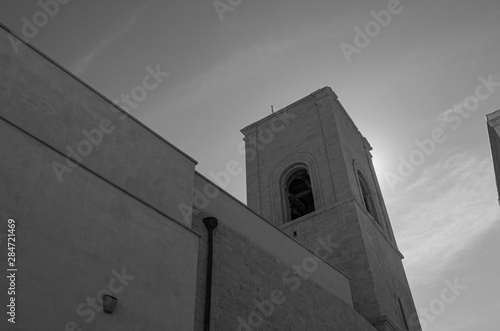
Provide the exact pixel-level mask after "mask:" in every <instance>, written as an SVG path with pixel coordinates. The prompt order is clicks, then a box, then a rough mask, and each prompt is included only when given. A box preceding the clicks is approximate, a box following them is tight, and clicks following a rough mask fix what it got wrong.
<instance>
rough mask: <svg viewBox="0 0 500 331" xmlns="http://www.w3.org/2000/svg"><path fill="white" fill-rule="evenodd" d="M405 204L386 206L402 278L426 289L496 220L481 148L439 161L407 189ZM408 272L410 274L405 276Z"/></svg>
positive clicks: (492, 183)
mask: <svg viewBox="0 0 500 331" xmlns="http://www.w3.org/2000/svg"><path fill="white" fill-rule="evenodd" d="M406 194H408V198H409V199H407V200H408V201H410V202H408V203H406V204H405V203H404V202H403V201H399V202H398V203H399V204H398V205H392V204H391V205H389V208H390V209H393V210H395V211H396V212H395V213H392V214H393V215H392V219H393V222H394V220H397V223H395V224H394V228H395V231H396V232H397V238H398V243H399V247H400V249H401V250H402V251H403V254H405V256H406V259H405V265H406V268H407V270H408V274H411V275H415V276H414V277H417V279H413V280H412V282H413V283H415V284H417V285H418V284H426V283H428V282H430V281H432V280H433V279H435V278H436V277H439V275H440V274H441V273H442V272H443V270H444V269H445V268H447V267H449V264H450V263H451V262H452V261H453V259H454V258H455V257H456V256H457V254H459V253H460V252H462V251H463V250H465V249H467V248H468V247H470V246H471V245H480V243H478V242H477V239H478V238H479V237H480V235H481V234H483V233H485V232H486V231H488V229H489V228H491V227H492V226H493V225H494V224H495V223H496V222H498V221H499V220H500V210H499V208H498V203H497V193H496V187H495V178H494V174H493V169H492V165H491V157H490V155H489V151H488V149H487V148H484V149H482V150H481V151H465V152H462V153H457V154H455V155H453V156H451V157H446V158H442V159H441V160H440V161H438V162H436V163H435V164H433V165H431V166H430V167H428V168H427V169H426V170H425V171H424V172H423V174H422V175H421V177H420V178H419V180H417V183H416V184H412V185H410V186H409V187H408V188H407V192H406ZM411 270H414V271H411Z"/></svg>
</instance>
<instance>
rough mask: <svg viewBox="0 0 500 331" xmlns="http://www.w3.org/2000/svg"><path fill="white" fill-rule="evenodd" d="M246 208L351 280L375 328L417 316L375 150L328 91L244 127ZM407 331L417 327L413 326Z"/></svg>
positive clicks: (395, 326) (358, 304) (400, 325)
mask: <svg viewBox="0 0 500 331" xmlns="http://www.w3.org/2000/svg"><path fill="white" fill-rule="evenodd" d="M241 132H242V133H243V134H244V136H245V138H244V140H245V147H246V169H247V200H248V206H249V207H250V208H252V209H254V210H255V211H256V212H257V213H260V214H261V215H262V217H264V218H265V219H266V220H267V221H268V222H270V223H272V224H274V225H275V226H278V227H280V228H281V229H282V230H283V231H284V232H285V233H287V234H288V235H290V236H292V237H294V239H296V240H298V241H299V242H301V243H302V244H303V245H305V246H306V247H308V248H310V249H311V250H313V251H314V250H315V249H317V246H318V242H319V241H321V240H323V241H327V242H329V243H331V244H332V246H333V247H334V249H332V250H331V251H330V253H329V254H328V255H327V256H322V258H324V259H325V260H326V261H327V262H328V263H330V264H331V265H332V266H334V267H336V268H338V269H339V270H341V271H343V272H345V273H346V274H347V275H348V276H349V277H350V278H351V291H352V295H353V302H354V307H355V309H356V310H357V311H358V312H359V313H360V314H361V315H363V316H364V317H365V318H366V319H367V320H368V321H369V322H371V323H372V325H374V326H375V327H376V328H377V329H378V330H405V328H406V323H404V320H401V318H400V316H401V309H404V311H405V312H404V313H405V314H404V316H411V315H412V314H413V313H415V312H416V310H415V306H414V304H413V299H412V296H411V292H410V289H409V285H408V282H407V279H406V276H405V272H404V269H403V265H402V262H401V259H402V258H403V256H402V255H401V253H400V252H399V250H398V248H397V245H396V241H395V239H394V234H393V232H392V228H391V225H390V220H389V217H388V214H387V210H386V207H385V204H384V200H383V197H382V194H381V191H380V186H379V183H378V180H377V177H376V174H375V170H374V167H373V163H372V155H371V153H370V151H371V149H372V148H371V146H370V144H369V143H368V140H367V139H366V138H365V137H363V135H362V134H361V133H360V132H359V130H358V128H357V127H356V125H355V124H354V122H353V121H352V119H351V118H350V116H349V115H348V114H347V112H346V111H345V109H344V107H343V106H342V105H341V104H340V102H339V101H338V97H337V95H336V94H335V93H334V92H333V91H332V89H331V88H329V87H325V88H322V89H319V90H317V91H315V92H313V93H312V94H310V95H308V96H306V97H304V98H302V99H300V100H298V101H296V102H294V103H292V104H291V105H289V106H287V107H285V108H283V109H281V110H279V111H277V112H274V113H273V114H270V115H269V116H267V117H265V118H263V119H261V120H259V121H257V122H255V123H253V124H251V125H249V126H247V127H245V128H244V129H243V130H241ZM408 325H409V330H411V331H413V330H419V329H420V325H419V324H418V320H417V323H415V322H414V323H413V325H412V324H411V323H408Z"/></svg>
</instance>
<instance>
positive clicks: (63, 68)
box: [0, 22, 198, 165]
mask: <svg viewBox="0 0 500 331" xmlns="http://www.w3.org/2000/svg"><path fill="white" fill-rule="evenodd" d="M0 28H2V29H4V30H5V31H7V32H8V33H9V34H10V35H12V36H13V37H15V38H16V39H19V40H20V41H21V42H22V43H23V44H25V45H26V46H28V47H29V48H31V49H32V50H34V51H35V52H36V53H38V54H39V55H40V56H42V57H43V58H45V59H46V60H47V61H49V62H50V63H52V64H53V65H55V66H56V67H57V68H59V69H60V70H62V71H63V72H65V73H66V74H68V75H69V76H71V77H72V78H73V79H75V80H76V81H78V82H79V83H80V84H82V85H84V86H85V87H86V88H88V89H89V90H90V91H92V92H94V93H95V94H97V95H98V96H99V97H101V98H102V99H104V101H106V102H107V103H109V104H111V105H112V106H113V107H115V108H116V109H118V110H119V111H120V112H122V113H123V114H124V115H125V116H127V117H129V118H130V119H131V120H133V121H134V122H136V123H137V124H139V125H140V126H142V127H143V128H144V129H146V130H147V131H149V132H150V133H152V134H153V135H154V136H156V137H157V138H159V139H160V140H162V141H163V142H164V143H166V144H167V145H169V146H170V147H172V148H173V149H175V150H176V151H177V152H179V153H180V154H182V155H183V156H185V157H186V158H188V159H189V160H190V161H191V162H193V163H194V164H195V165H196V164H198V161H196V160H195V159H194V158H192V157H191V156H189V155H188V154H186V153H185V152H184V151H182V150H181V149H179V148H178V147H176V146H174V145H173V144H172V143H170V142H169V141H168V140H166V139H165V138H163V137H162V136H160V135H159V134H158V133H156V132H155V131H153V130H152V129H151V128H150V127H148V126H147V125H145V124H144V123H142V122H141V121H139V120H138V119H137V118H135V117H134V116H133V115H131V114H130V113H128V112H126V111H125V110H123V109H122V108H121V107H120V106H118V105H116V104H115V103H114V102H113V101H111V100H110V99H109V98H108V97H106V96H105V95H103V94H102V93H101V92H99V91H97V90H96V89H95V88H93V87H92V86H90V85H89V84H88V83H86V82H85V81H83V80H82V79H81V78H79V77H78V76H76V75H75V74H73V73H72V72H71V71H69V70H68V69H66V68H65V67H64V66H62V65H61V64H59V63H57V62H56V61H55V60H54V59H52V58H51V57H49V56H48V55H47V54H45V53H44V52H42V51H41V50H39V49H38V48H36V47H35V46H33V45H32V44H31V43H30V42H29V41H28V40H26V39H25V38H23V37H20V36H19V35H18V34H17V33H15V32H14V31H12V30H11V29H10V28H9V27H7V26H6V25H4V24H3V23H2V22H0Z"/></svg>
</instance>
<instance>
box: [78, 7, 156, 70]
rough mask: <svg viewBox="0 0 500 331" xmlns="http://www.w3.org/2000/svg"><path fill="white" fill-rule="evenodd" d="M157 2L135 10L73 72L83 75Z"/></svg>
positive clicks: (81, 60) (80, 60) (79, 62)
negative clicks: (91, 64) (107, 48)
mask: <svg viewBox="0 0 500 331" xmlns="http://www.w3.org/2000/svg"><path fill="white" fill-rule="evenodd" d="M157 1H158V0H151V1H149V2H147V3H146V4H145V5H144V6H142V7H140V8H138V9H137V10H135V11H134V12H133V13H132V15H131V16H130V18H129V19H128V20H126V21H125V22H123V23H122V24H120V26H119V27H118V28H117V29H115V31H113V32H112V33H111V34H110V35H108V36H107V37H106V38H104V39H102V40H101V41H99V43H98V44H97V45H96V46H95V47H94V48H93V49H92V50H91V51H90V52H89V53H88V54H86V55H85V56H83V57H82V58H80V59H79V60H78V61H76V63H75V65H74V66H73V72H74V73H76V74H81V73H82V72H83V71H84V70H85V69H86V68H87V66H88V65H89V64H90V62H92V60H93V59H94V58H95V57H96V56H97V55H98V54H99V53H101V52H102V51H103V50H104V49H106V47H108V46H109V45H110V44H111V43H113V42H114V41H115V40H117V39H118V38H120V37H121V36H123V35H124V34H125V33H127V32H128V31H130V29H132V28H133V27H134V26H135V24H136V23H137V22H138V21H139V20H140V19H141V18H142V16H143V15H144V13H145V12H146V10H147V9H148V8H149V7H150V6H151V5H152V4H153V3H155V2H157Z"/></svg>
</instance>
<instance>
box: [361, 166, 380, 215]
mask: <svg viewBox="0 0 500 331" xmlns="http://www.w3.org/2000/svg"><path fill="white" fill-rule="evenodd" d="M358 179H359V187H360V189H361V199H362V201H363V204H364V206H365V208H366V210H367V211H368V212H369V213H370V215H372V216H373V218H374V219H375V220H376V221H377V223H379V224H380V221H379V220H378V215H377V210H376V209H375V202H374V200H373V195H372V193H371V190H370V187H369V186H368V182H367V181H366V179H365V176H363V174H362V173H361V171H359V170H358Z"/></svg>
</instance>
